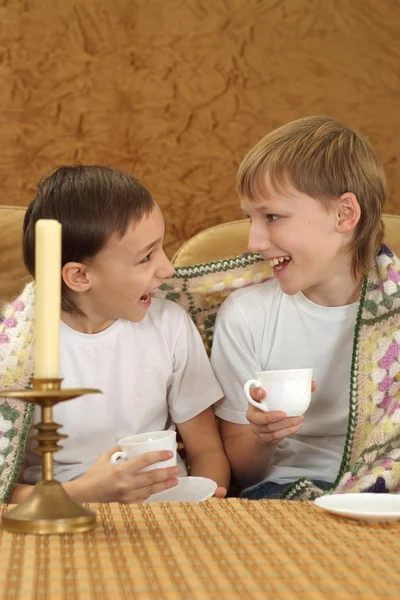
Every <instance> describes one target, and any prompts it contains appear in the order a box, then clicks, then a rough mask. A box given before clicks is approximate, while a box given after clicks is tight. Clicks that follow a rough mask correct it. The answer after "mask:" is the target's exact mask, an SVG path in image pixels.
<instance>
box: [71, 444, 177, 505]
mask: <svg viewBox="0 0 400 600" xmlns="http://www.w3.org/2000/svg"><path fill="white" fill-rule="evenodd" d="M116 450H118V448H113V449H112V450H109V451H108V452H105V453H104V454H101V455H100V456H99V458H98V459H97V460H96V461H95V462H94V463H93V465H92V466H91V467H90V469H89V470H88V471H87V473H85V475H83V476H82V477H80V478H79V479H77V480H75V481H71V482H69V487H71V488H73V495H74V497H75V498H77V499H79V500H80V501H81V502H120V503H122V504H131V503H133V502H143V500H146V499H147V498H148V497H149V496H151V495H152V494H155V493H157V492H162V491H163V490H166V489H168V488H172V487H174V486H175V485H177V483H178V479H177V475H178V473H179V467H168V468H166V469H155V470H154V471H146V472H145V473H139V471H140V470H141V469H143V468H144V467H148V466H149V465H152V464H154V463H156V462H160V461H163V460H169V459H170V458H172V456H173V454H172V452H170V451H169V450H162V451H158V452H147V453H146V454H143V455H141V456H136V457H135V458H131V459H129V460H127V461H120V462H117V463H112V462H111V460H110V459H111V456H112V455H113V453H114V452H115V451H116ZM71 491H72V489H71Z"/></svg>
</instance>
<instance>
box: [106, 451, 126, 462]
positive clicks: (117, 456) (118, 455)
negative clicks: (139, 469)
mask: <svg viewBox="0 0 400 600" xmlns="http://www.w3.org/2000/svg"><path fill="white" fill-rule="evenodd" d="M121 458H122V459H124V458H126V456H125V452H114V454H113V455H112V457H111V459H110V460H111V462H112V463H116V462H118V460H120V459H121Z"/></svg>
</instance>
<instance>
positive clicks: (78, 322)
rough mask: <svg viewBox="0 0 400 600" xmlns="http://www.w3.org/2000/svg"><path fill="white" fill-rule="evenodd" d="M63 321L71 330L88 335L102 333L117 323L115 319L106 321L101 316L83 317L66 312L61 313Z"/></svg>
mask: <svg viewBox="0 0 400 600" xmlns="http://www.w3.org/2000/svg"><path fill="white" fill-rule="evenodd" d="M61 320H62V321H63V323H65V324H66V325H68V327H71V329H75V331H79V332H80V333H88V334H92V333H100V332H101V331H104V330H105V329H108V327H110V325H112V324H113V323H115V319H105V318H104V317H102V316H101V315H93V314H92V315H88V316H86V315H85V316H82V315H78V314H76V313H69V312H65V311H64V310H62V311H61Z"/></svg>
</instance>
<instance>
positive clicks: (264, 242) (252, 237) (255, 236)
mask: <svg viewBox="0 0 400 600" xmlns="http://www.w3.org/2000/svg"><path fill="white" fill-rule="evenodd" d="M268 246H269V240H268V237H267V234H266V233H265V232H263V231H260V230H259V229H258V228H255V227H253V226H252V227H250V232H249V241H248V248H249V250H250V252H254V253H258V252H265V251H266V250H268Z"/></svg>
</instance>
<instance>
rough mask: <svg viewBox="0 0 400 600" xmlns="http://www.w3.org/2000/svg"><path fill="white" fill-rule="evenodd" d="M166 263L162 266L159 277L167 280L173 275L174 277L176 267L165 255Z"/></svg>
mask: <svg viewBox="0 0 400 600" xmlns="http://www.w3.org/2000/svg"><path fill="white" fill-rule="evenodd" d="M164 259H165V260H164V262H163V264H162V266H161V268H160V269H159V270H158V275H159V277H161V278H162V279H165V278H166V277H172V275H174V273H175V267H174V265H173V264H172V262H171V261H170V260H169V258H168V257H167V256H166V255H165V254H164Z"/></svg>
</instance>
